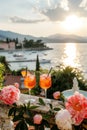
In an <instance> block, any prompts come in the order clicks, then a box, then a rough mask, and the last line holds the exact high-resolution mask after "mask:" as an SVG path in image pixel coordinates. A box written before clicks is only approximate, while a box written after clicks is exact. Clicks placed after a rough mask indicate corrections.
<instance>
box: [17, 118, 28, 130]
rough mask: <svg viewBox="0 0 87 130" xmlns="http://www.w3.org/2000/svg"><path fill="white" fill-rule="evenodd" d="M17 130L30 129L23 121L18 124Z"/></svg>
mask: <svg viewBox="0 0 87 130" xmlns="http://www.w3.org/2000/svg"><path fill="white" fill-rule="evenodd" d="M15 130H28V127H27V124H26V123H25V121H23V120H22V121H20V122H19V123H18V124H17V126H16V128H15Z"/></svg>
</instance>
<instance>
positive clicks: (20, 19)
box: [10, 16, 45, 23]
mask: <svg viewBox="0 0 87 130" xmlns="http://www.w3.org/2000/svg"><path fill="white" fill-rule="evenodd" d="M10 21H11V22H13V23H38V22H44V21H45V19H36V20H29V19H24V18H21V17H17V16H14V17H11V18H10Z"/></svg>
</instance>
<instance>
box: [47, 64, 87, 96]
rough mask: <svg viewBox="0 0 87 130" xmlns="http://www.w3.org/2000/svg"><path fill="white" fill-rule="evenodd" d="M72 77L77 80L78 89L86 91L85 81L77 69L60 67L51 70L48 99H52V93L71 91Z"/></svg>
mask: <svg viewBox="0 0 87 130" xmlns="http://www.w3.org/2000/svg"><path fill="white" fill-rule="evenodd" d="M74 77H76V78H77V80H78V84H79V88H80V89H82V90H86V91H87V85H86V82H87V81H86V80H84V77H83V75H82V72H81V71H79V70H78V69H77V68H73V67H70V66H67V67H64V66H60V67H59V68H56V69H53V70H52V86H51V88H49V89H48V92H47V94H48V98H53V92H55V91H60V92H62V91H64V90H67V89H71V88H72V86H73V79H74Z"/></svg>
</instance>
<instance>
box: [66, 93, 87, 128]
mask: <svg viewBox="0 0 87 130" xmlns="http://www.w3.org/2000/svg"><path fill="white" fill-rule="evenodd" d="M65 107H66V109H67V110H68V111H69V112H70V114H71V116H72V120H73V123H74V124H75V125H80V123H81V122H82V121H83V120H84V119H87V99H86V98H85V97H84V96H83V95H82V94H80V93H79V92H76V93H75V94H74V95H73V96H70V97H69V98H68V99H67V102H66V104H65Z"/></svg>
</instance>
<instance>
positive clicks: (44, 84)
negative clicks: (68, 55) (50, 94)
mask: <svg viewBox="0 0 87 130" xmlns="http://www.w3.org/2000/svg"><path fill="white" fill-rule="evenodd" d="M51 85H52V80H51V75H50V74H49V75H48V74H42V75H40V87H41V88H42V89H44V90H45V98H47V89H48V88H50V87H51Z"/></svg>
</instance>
